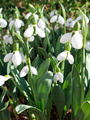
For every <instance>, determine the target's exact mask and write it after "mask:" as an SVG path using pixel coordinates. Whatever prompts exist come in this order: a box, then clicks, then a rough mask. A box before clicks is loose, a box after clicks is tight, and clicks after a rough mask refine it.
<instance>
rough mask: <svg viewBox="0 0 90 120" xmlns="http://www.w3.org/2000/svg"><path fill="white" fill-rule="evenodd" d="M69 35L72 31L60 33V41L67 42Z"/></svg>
mask: <svg viewBox="0 0 90 120" xmlns="http://www.w3.org/2000/svg"><path fill="white" fill-rule="evenodd" d="M71 35H72V33H66V34H64V35H62V37H61V39H60V42H61V43H67V42H68V41H69V40H70V39H71Z"/></svg>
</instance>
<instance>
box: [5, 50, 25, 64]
mask: <svg viewBox="0 0 90 120" xmlns="http://www.w3.org/2000/svg"><path fill="white" fill-rule="evenodd" d="M11 59H12V62H13V64H14V65H16V66H18V65H20V64H21V63H22V62H25V57H24V55H23V54H22V53H20V52H19V51H15V52H14V53H8V54H7V55H6V56H5V57H4V62H8V61H9V60H11Z"/></svg>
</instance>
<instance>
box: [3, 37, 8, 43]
mask: <svg viewBox="0 0 90 120" xmlns="http://www.w3.org/2000/svg"><path fill="white" fill-rule="evenodd" d="M3 39H4V41H5V43H6V45H7V44H8V39H9V35H4V36H3Z"/></svg>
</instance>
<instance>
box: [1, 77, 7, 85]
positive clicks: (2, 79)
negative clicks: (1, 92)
mask: <svg viewBox="0 0 90 120" xmlns="http://www.w3.org/2000/svg"><path fill="white" fill-rule="evenodd" d="M5 80H6V78H5V77H4V76H2V75H0V86H2V85H3V84H4V83H5Z"/></svg>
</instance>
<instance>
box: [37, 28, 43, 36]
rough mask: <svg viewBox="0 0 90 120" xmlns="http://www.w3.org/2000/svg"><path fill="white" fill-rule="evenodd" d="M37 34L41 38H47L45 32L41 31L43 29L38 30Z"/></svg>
mask: <svg viewBox="0 0 90 120" xmlns="http://www.w3.org/2000/svg"><path fill="white" fill-rule="evenodd" d="M36 30H37V32H36V33H37V34H38V35H39V36H40V37H41V38H44V37H45V32H44V31H43V30H42V29H41V28H37V29H36Z"/></svg>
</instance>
